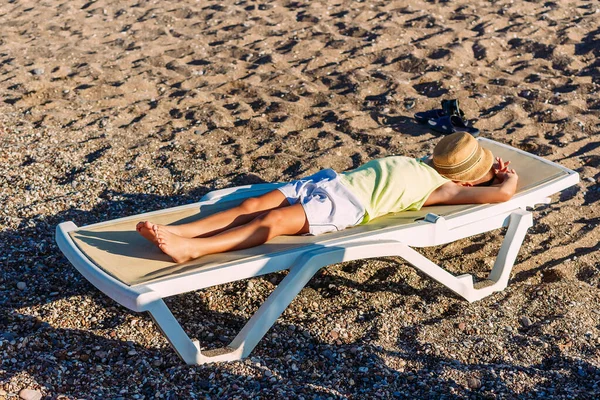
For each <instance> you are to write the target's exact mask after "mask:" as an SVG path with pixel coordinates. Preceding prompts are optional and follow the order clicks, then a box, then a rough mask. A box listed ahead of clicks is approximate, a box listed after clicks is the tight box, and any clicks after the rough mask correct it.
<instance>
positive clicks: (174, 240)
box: [154, 225, 202, 263]
mask: <svg viewBox="0 0 600 400" xmlns="http://www.w3.org/2000/svg"><path fill="white" fill-rule="evenodd" d="M154 233H155V235H156V241H157V244H158V247H159V248H160V249H161V250H162V251H163V253H165V254H166V255H168V256H170V257H171V258H172V259H173V261H175V262H176V263H183V262H186V261H190V260H193V259H194V258H198V257H200V256H201V254H200V252H199V251H198V250H197V243H196V242H197V241H198V240H202V239H188V238H185V237H182V236H178V235H176V234H174V233H171V232H169V231H168V230H166V229H164V226H161V225H154Z"/></svg>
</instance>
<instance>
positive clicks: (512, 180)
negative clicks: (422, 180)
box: [424, 170, 519, 206]
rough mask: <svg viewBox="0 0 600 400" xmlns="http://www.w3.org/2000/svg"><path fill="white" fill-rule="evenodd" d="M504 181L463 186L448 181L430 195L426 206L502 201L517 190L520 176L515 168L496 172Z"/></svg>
mask: <svg viewBox="0 0 600 400" xmlns="http://www.w3.org/2000/svg"><path fill="white" fill-rule="evenodd" d="M496 176H497V177H498V178H499V179H502V182H501V183H499V184H497V185H493V186H487V187H485V186H461V185H458V184H456V183H454V182H447V183H445V184H443V185H442V186H440V187H439V188H437V189H436V190H434V191H433V193H431V195H429V198H427V201H425V204H424V206H431V205H434V204H485V203H501V202H504V201H508V200H510V199H511V198H512V196H513V195H514V194H515V192H516V190H517V181H518V179H519V178H518V176H517V174H516V172H515V171H514V170H506V171H500V172H498V173H497V174H496Z"/></svg>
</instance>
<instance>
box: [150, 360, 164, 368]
mask: <svg viewBox="0 0 600 400" xmlns="http://www.w3.org/2000/svg"><path fill="white" fill-rule="evenodd" d="M161 364H162V360H154V361H152V365H154V366H155V367H160V365H161Z"/></svg>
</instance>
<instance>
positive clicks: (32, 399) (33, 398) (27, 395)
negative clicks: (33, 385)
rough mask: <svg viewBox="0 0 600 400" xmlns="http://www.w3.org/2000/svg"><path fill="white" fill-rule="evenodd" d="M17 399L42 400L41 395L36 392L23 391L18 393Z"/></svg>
mask: <svg viewBox="0 0 600 400" xmlns="http://www.w3.org/2000/svg"><path fill="white" fill-rule="evenodd" d="M19 397H20V398H22V399H23V400H40V399H41V398H42V394H41V393H40V392H38V391H37V390H32V389H23V390H21V391H20V392H19Z"/></svg>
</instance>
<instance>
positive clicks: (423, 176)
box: [340, 156, 448, 223]
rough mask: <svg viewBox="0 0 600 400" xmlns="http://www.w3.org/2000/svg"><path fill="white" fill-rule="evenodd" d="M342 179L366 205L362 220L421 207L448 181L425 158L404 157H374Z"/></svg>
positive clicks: (341, 175) (344, 175)
mask: <svg viewBox="0 0 600 400" xmlns="http://www.w3.org/2000/svg"><path fill="white" fill-rule="evenodd" d="M340 179H341V182H342V184H343V185H345V186H346V187H347V188H348V189H350V191H351V192H352V193H353V194H354V195H356V197H357V198H358V199H359V200H360V201H361V203H362V204H363V206H364V207H365V210H366V214H365V219H364V220H363V221H362V223H366V222H368V221H370V220H372V219H374V218H377V217H379V216H382V215H385V214H388V213H394V212H400V211H406V210H419V209H420V208H421V207H422V206H423V203H425V201H426V200H427V198H428V197H429V195H430V194H431V193H432V192H433V191H434V190H435V189H437V188H438V187H440V186H441V185H443V184H444V183H446V182H448V179H446V178H444V177H442V176H441V175H440V174H439V173H438V172H437V171H436V170H435V169H433V168H432V167H430V166H428V165H427V164H425V163H423V162H422V161H420V160H417V159H414V158H410V157H403V156H391V157H384V158H379V159H376V160H371V161H369V162H368V163H366V164H364V165H361V166H360V167H358V168H356V169H354V170H352V171H346V172H343V173H341V174H340Z"/></svg>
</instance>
